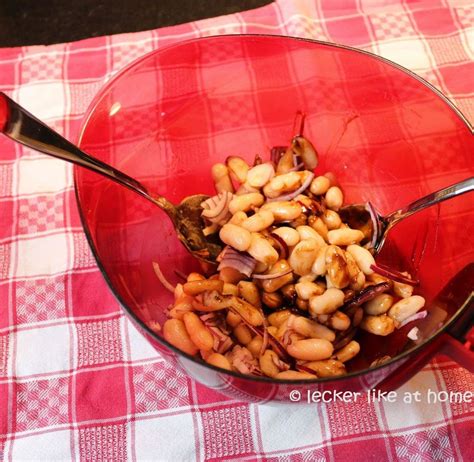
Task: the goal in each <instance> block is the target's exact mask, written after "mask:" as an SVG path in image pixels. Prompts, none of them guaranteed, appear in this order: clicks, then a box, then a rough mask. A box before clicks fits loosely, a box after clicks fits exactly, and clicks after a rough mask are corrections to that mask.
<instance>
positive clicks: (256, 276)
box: [252, 268, 293, 279]
mask: <svg viewBox="0 0 474 462" xmlns="http://www.w3.org/2000/svg"><path fill="white" fill-rule="evenodd" d="M292 271H293V270H292V269H291V268H288V269H286V270H284V271H280V272H279V273H275V274H254V275H253V276H252V277H253V278H254V279H276V278H281V277H282V276H286V275H287V274H290V273H291V272H292Z"/></svg>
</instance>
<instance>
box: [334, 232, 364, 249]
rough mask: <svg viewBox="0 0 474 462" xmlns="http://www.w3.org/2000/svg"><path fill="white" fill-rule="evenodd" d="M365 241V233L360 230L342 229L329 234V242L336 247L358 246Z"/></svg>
mask: <svg viewBox="0 0 474 462" xmlns="http://www.w3.org/2000/svg"><path fill="white" fill-rule="evenodd" d="M362 239H364V233H363V232H362V231H360V230H358V229H351V228H341V229H333V230H331V231H329V232H328V241H329V243H330V244H334V245H351V244H358V243H359V242H360V241H361V240H362Z"/></svg>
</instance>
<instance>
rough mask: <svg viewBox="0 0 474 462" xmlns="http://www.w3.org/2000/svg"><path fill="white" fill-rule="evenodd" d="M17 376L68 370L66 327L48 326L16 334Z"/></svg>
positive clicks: (68, 343) (68, 341)
mask: <svg viewBox="0 0 474 462" xmlns="http://www.w3.org/2000/svg"><path fill="white" fill-rule="evenodd" d="M16 342H17V354H16V373H17V375H18V376H20V377H21V376H25V375H33V374H46V373H52V372H59V371H64V370H68V369H70V367H71V364H70V360H69V352H70V342H71V338H70V335H69V327H68V326H67V325H59V326H49V327H43V328H36V329H32V330H20V331H18V332H17V333H16Z"/></svg>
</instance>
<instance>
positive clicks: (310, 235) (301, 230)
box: [296, 225, 326, 246]
mask: <svg viewBox="0 0 474 462" xmlns="http://www.w3.org/2000/svg"><path fill="white" fill-rule="evenodd" d="M296 231H298V234H299V235H300V239H301V240H302V241H303V240H305V239H316V240H317V241H318V242H319V245H320V246H323V245H325V244H326V241H325V240H324V238H323V237H321V235H320V234H319V233H318V232H317V231H316V230H315V229H314V228H312V227H311V226H306V225H302V226H297V227H296Z"/></svg>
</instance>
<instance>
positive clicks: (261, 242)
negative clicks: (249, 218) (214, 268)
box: [226, 230, 278, 265]
mask: <svg viewBox="0 0 474 462" xmlns="http://www.w3.org/2000/svg"><path fill="white" fill-rule="evenodd" d="M245 231H247V230H245ZM247 232H248V231H247ZM226 244H227V243H226ZM229 245H230V244H229ZM245 250H247V252H248V253H249V254H250V255H251V256H252V257H253V258H255V260H257V261H260V262H262V263H265V264H267V265H273V264H274V263H276V262H277V260H278V252H277V251H276V250H275V249H274V248H273V246H272V245H271V244H270V242H269V241H268V240H267V239H265V238H264V237H263V236H262V235H261V234H259V233H252V234H251V241H250V246H249V247H248V248H247V249H245Z"/></svg>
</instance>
